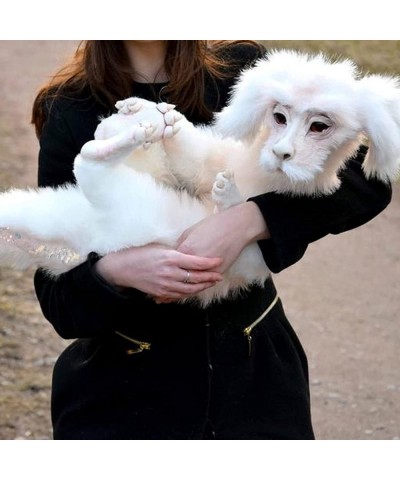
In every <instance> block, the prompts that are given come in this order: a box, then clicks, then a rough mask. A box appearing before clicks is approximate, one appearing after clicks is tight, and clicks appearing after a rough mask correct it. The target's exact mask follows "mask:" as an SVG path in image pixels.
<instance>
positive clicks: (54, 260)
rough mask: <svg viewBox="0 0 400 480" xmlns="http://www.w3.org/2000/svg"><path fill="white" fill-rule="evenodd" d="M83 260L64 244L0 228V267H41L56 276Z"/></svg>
mask: <svg viewBox="0 0 400 480" xmlns="http://www.w3.org/2000/svg"><path fill="white" fill-rule="evenodd" d="M83 260H84V259H82V258H81V256H80V255H79V254H78V253H77V252H75V251H74V250H72V249H71V248H69V247H68V246H66V245H65V244H62V243H59V242H56V241H54V240H43V239H39V238H36V237H34V236H31V235H28V234H26V233H25V232H21V231H19V232H18V231H16V230H13V229H11V228H8V227H0V266H8V267H13V268H16V269H19V270H24V269H27V268H29V267H32V266H34V267H37V268H38V267H41V268H44V269H46V270H48V271H49V273H51V274H54V275H58V274H60V273H63V272H66V271H68V270H70V269H71V268H73V267H75V266H76V265H79V264H80V263H82V262H83Z"/></svg>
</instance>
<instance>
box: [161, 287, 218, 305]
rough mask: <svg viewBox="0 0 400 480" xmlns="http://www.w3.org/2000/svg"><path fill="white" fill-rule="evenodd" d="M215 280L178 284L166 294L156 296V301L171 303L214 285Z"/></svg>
mask: <svg viewBox="0 0 400 480" xmlns="http://www.w3.org/2000/svg"><path fill="white" fill-rule="evenodd" d="M214 285H215V282H204V283H197V284H183V285H181V284H176V285H175V286H171V287H170V288H169V289H168V292H165V295H161V296H157V297H155V302H156V303H171V302H176V301H178V300H182V299H184V298H188V297H192V296H194V295H196V294H198V293H200V292H202V291H203V290H206V289H207V288H210V287H213V286H214Z"/></svg>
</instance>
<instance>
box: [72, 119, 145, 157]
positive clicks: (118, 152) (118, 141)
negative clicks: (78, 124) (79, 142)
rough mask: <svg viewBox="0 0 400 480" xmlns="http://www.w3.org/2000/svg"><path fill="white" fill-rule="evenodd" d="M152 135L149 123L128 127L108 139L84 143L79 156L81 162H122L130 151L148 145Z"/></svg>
mask: <svg viewBox="0 0 400 480" xmlns="http://www.w3.org/2000/svg"><path fill="white" fill-rule="evenodd" d="M153 133H154V126H153V125H152V124H151V123H149V122H142V123H139V124H137V125H133V126H132V125H130V126H128V127H127V128H124V129H123V130H122V131H121V132H120V133H117V134H116V135H113V136H112V137H110V138H107V139H97V140H90V141H89V142H87V143H85V145H83V147H82V150H81V153H80V156H81V158H82V160H92V161H93V160H94V161H101V162H110V161H116V162H118V161H122V160H124V158H126V157H127V156H128V155H129V154H130V152H132V150H134V149H136V148H139V147H143V146H144V147H146V146H147V145H150V143H151V141H152V135H153Z"/></svg>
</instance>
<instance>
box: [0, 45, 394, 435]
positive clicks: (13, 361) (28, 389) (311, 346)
mask: <svg viewBox="0 0 400 480" xmlns="http://www.w3.org/2000/svg"><path fill="white" fill-rule="evenodd" d="M76 44H77V42H73V41H33V42H32V41H0V63H1V65H2V69H1V72H2V73H1V74H0V93H1V101H0V188H1V190H4V189H6V188H8V187H9V186H11V185H14V186H26V185H31V186H34V185H35V182H36V161H37V152H38V143H37V141H36V139H35V136H34V132H33V128H32V127H31V126H30V124H29V119H30V108H31V104H32V101H33V98H34V95H35V92H36V90H37V88H38V87H39V86H40V84H41V83H42V82H44V80H45V79H46V77H47V76H48V75H50V74H51V73H52V72H53V71H54V70H55V68H56V67H57V66H58V65H60V64H61V63H62V62H63V61H64V60H65V59H66V57H67V56H68V55H69V54H70V53H72V51H73V49H74V47H75V46H76ZM399 245H400V185H399V184H396V185H395V186H394V196H393V201H392V203H391V205H390V206H389V207H388V208H387V209H386V210H385V211H384V212H383V213H382V214H381V215H380V216H379V217H377V218H376V219H374V220H373V221H371V222H370V223H369V224H367V225H365V226H363V227H361V228H359V229H357V230H355V231H352V232H347V233H345V234H342V235H340V236H330V237H327V238H324V239H322V240H321V241H319V242H317V243H316V244H313V245H311V246H310V248H309V250H308V252H307V254H306V256H305V258H304V259H303V260H302V261H301V262H299V263H298V264H296V265H294V266H293V267H291V268H290V269H288V270H287V271H285V272H282V273H281V274H279V275H276V276H275V281H276V284H277V286H278V289H279V291H280V294H281V297H282V299H283V303H284V305H285V308H286V311H287V314H288V317H289V319H290V320H291V322H292V324H293V326H294V327H295V329H296V331H297V333H298V335H299V337H300V339H301V341H302V342H303V345H304V347H305V349H306V352H307V354H308V357H309V363H310V375H311V392H312V409H313V417H314V426H315V432H316V435H317V438H319V439H400V368H399V356H398V349H399V347H400V328H399V327H400V325H399V324H400V296H399V294H398V292H399V287H400V253H399V252H400V250H399ZM32 274H33V272H32V271H28V272H23V273H21V272H14V271H10V270H8V269H0V439H50V438H51V425H50V413H49V412H50V407H49V397H50V382H51V371H52V367H53V364H54V361H55V360H56V358H57V356H58V355H59V354H60V352H61V351H62V350H63V349H64V348H65V346H66V345H67V344H68V342H66V341H64V340H61V339H59V338H58V337H57V335H56V334H55V333H54V331H53V330H52V328H51V327H50V326H49V324H48V323H47V321H46V320H45V319H44V318H43V316H42V314H41V311H40V309H39V306H38V304H37V301H36V298H35V294H34V290H33V286H32Z"/></svg>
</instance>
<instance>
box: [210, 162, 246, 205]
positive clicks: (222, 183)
mask: <svg viewBox="0 0 400 480" xmlns="http://www.w3.org/2000/svg"><path fill="white" fill-rule="evenodd" d="M211 193H212V199H213V201H214V203H215V207H214V211H215V212H216V213H217V212H221V211H222V210H226V209H227V208H229V207H233V206H234V205H237V204H239V203H242V202H243V201H244V200H243V198H242V196H241V194H240V192H239V189H238V188H237V185H236V183H235V179H234V175H233V171H231V170H227V171H225V172H220V173H218V174H217V176H216V179H215V182H214V185H213V189H212V192H211Z"/></svg>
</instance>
